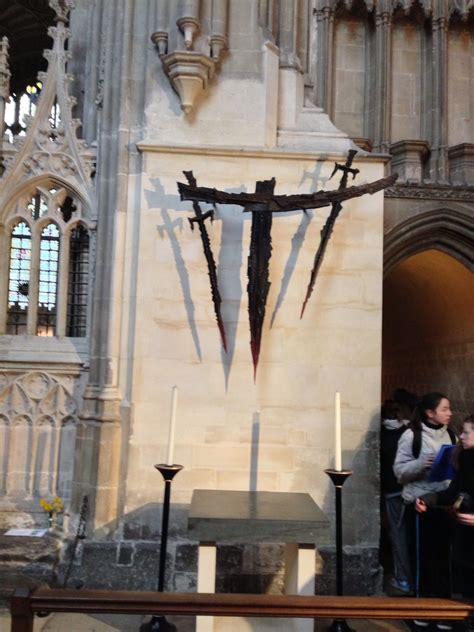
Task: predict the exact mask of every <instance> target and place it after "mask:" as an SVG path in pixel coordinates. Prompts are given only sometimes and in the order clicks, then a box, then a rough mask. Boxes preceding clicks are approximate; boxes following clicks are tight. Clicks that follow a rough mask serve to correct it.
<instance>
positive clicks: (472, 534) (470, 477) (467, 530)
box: [416, 415, 474, 629]
mask: <svg viewBox="0 0 474 632" xmlns="http://www.w3.org/2000/svg"><path fill="white" fill-rule="evenodd" d="M440 506H445V507H446V506H450V507H451V508H452V513H453V516H454V519H455V525H454V534H453V550H452V562H453V576H454V590H455V592H456V593H458V592H459V593H460V594H462V595H463V597H474V415H470V416H469V417H467V418H466V419H465V420H464V423H463V429H462V432H461V449H460V450H459V453H458V459H457V467H456V474H455V476H454V478H453V480H452V481H451V483H450V485H449V487H448V489H446V490H444V491H440V492H432V493H429V494H423V496H421V497H420V498H417V500H416V510H417V511H418V512H420V513H425V512H427V511H428V508H429V511H431V508H432V507H440ZM429 511H428V513H429ZM471 625H472V624H471ZM469 629H473V628H469Z"/></svg>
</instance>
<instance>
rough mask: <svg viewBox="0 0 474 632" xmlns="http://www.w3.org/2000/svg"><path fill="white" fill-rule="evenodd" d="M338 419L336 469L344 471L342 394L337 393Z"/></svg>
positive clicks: (336, 426) (336, 428) (336, 424)
mask: <svg viewBox="0 0 474 632" xmlns="http://www.w3.org/2000/svg"><path fill="white" fill-rule="evenodd" d="M335 408H336V419H335V428H334V430H335V433H334V438H335V442H334V443H335V445H334V464H335V466H334V469H335V470H337V471H338V472H340V471H341V470H342V442H341V394H340V393H339V391H336V397H335Z"/></svg>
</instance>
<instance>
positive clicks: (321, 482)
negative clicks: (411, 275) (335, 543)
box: [124, 145, 383, 547]
mask: <svg viewBox="0 0 474 632" xmlns="http://www.w3.org/2000/svg"><path fill="white" fill-rule="evenodd" d="M141 150H142V151H143V152H144V156H143V158H144V163H143V167H144V173H143V183H142V187H143V196H142V201H141V209H140V215H139V221H140V226H139V238H138V243H137V246H138V248H137V251H136V252H130V253H129V256H130V258H131V259H130V261H129V262H127V266H128V265H132V266H133V265H135V264H137V265H138V269H137V286H136V328H135V332H134V339H135V346H134V349H133V358H134V360H133V363H130V364H129V371H130V374H129V379H130V380H131V383H132V389H131V400H132V401H131V406H132V418H131V434H130V452H129V459H128V470H127V473H126V478H127V492H126V500H125V518H124V520H125V523H126V524H127V525H128V526H127V529H126V530H128V532H135V533H137V532H141V533H143V529H144V528H145V527H147V528H146V529H145V531H147V532H150V531H151V532H156V530H157V529H158V526H159V525H158V516H157V510H156V509H155V510H151V508H152V507H156V506H157V505H158V504H159V503H161V500H162V482H161V478H160V476H159V474H158V473H157V472H156V471H155V469H154V468H153V465H154V464H155V463H159V462H163V461H164V460H165V458H166V445H167V437H168V424H169V408H170V396H171V387H172V385H173V384H177V385H178V386H179V390H180V394H179V403H178V413H177V430H176V449H175V459H174V460H175V461H176V462H177V463H181V464H183V465H184V467H185V469H184V470H183V472H182V473H180V474H179V475H178V476H177V477H176V479H175V482H174V483H173V510H172V521H173V523H174V525H173V529H174V530H176V529H177V530H178V532H179V533H181V534H182V536H185V533H186V522H185V517H186V511H187V507H188V505H189V502H190V499H191V495H192V491H193V489H196V488H210V489H213V488H215V489H257V490H267V491H268V490H270V491H304V492H309V493H310V494H311V495H312V496H313V498H314V499H315V500H316V502H318V503H319V505H320V506H321V507H322V508H323V510H324V511H327V512H328V514H332V513H333V505H334V498H333V491H332V488H330V485H329V481H328V479H327V477H326V475H325V474H324V471H323V470H324V468H326V467H330V466H331V465H333V451H334V438H333V419H334V410H333V406H334V392H335V390H336V389H339V390H340V391H341V393H342V403H343V449H344V454H343V463H344V465H345V466H347V467H353V468H354V470H355V472H354V476H353V478H352V480H351V481H350V482H349V483H348V484H347V488H346V492H345V493H346V494H347V505H346V506H347V512H348V515H351V519H350V521H349V520H347V521H346V526H345V528H346V536H345V537H346V542H347V544H352V545H357V546H374V547H375V546H377V542H378V519H377V512H378V482H377V467H376V463H377V447H376V445H375V444H374V437H375V431H376V430H377V427H378V410H379V401H380V357H381V342H380V339H381V288H382V222H383V217H382V210H383V197H382V194H381V193H380V194H376V195H374V196H365V197H363V198H359V199H355V200H352V201H351V202H348V203H347V204H345V205H344V208H343V211H342V212H341V215H340V218H339V220H338V223H337V224H336V228H335V231H334V234H333V237H332V239H331V241H330V244H329V248H328V251H327V255H326V258H325V261H324V264H323V267H322V270H321V273H320V277H319V279H318V281H317V284H316V287H315V290H314V293H313V296H312V297H311V299H310V302H309V304H308V306H307V310H306V313H305V316H304V318H303V319H302V320H300V317H299V315H300V309H301V304H302V301H303V298H304V294H305V291H306V285H307V282H308V280H309V274H310V270H311V265H312V260H313V257H314V253H315V251H316V248H317V246H318V244H319V238H320V230H321V228H322V226H323V223H324V221H325V219H326V217H327V215H328V213H329V209H328V208H324V209H317V210H315V211H310V212H309V213H308V215H307V216H304V215H303V214H302V213H301V212H295V213H292V214H290V215H287V216H278V215H274V222H273V233H272V236H273V253H272V258H271V264H270V280H271V283H272V285H271V289H270V293H269V297H268V303H267V312H266V318H265V326H264V334H263V342H262V348H261V356H260V364H259V367H258V373H257V378H256V381H255V382H254V380H253V367H252V362H251V355H250V348H249V326H248V314H247V293H246V285H247V278H246V277H247V256H248V246H249V236H250V222H251V217H250V215H249V214H244V213H243V212H242V210H241V208H240V207H227V206H219V208H218V209H217V212H216V219H215V221H214V223H213V224H212V225H211V224H208V230H209V234H210V239H211V243H212V248H213V251H214V255H215V258H216V262H217V265H218V273H219V286H220V291H221V294H222V299H223V316H224V321H225V325H226V330H227V336H228V347H229V350H228V353H227V355H226V354H225V353H224V352H223V350H222V349H221V345H220V338H219V334H218V330H217V325H216V323H215V317H214V313H213V308H212V303H211V296H210V288H209V280H208V274H207V268H206V264H205V260H204V255H203V253H202V246H201V242H200V238H199V234H198V232H197V231H195V232H191V230H190V228H189V225H188V222H187V218H188V217H190V216H192V214H193V213H192V209H191V204H190V203H188V202H181V201H180V200H179V196H178V193H177V188H176V181H177V180H183V177H182V175H181V172H182V170H183V169H186V170H189V169H192V170H193V171H194V175H195V176H196V178H197V180H198V183H199V184H201V185H203V186H216V187H217V188H220V189H223V190H227V191H230V190H234V191H237V190H242V191H252V190H254V187H255V181H256V180H258V179H268V178H271V177H272V176H274V177H275V178H276V181H277V186H276V192H277V193H296V192H298V191H301V192H309V191H310V190H314V189H315V188H322V187H323V186H324V187H325V188H336V187H337V184H338V182H337V179H336V180H335V181H334V183H333V181H331V182H330V183H328V182H327V179H328V177H329V175H330V173H331V171H332V169H333V164H334V163H333V159H327V160H322V159H321V160H319V161H317V162H316V161H315V160H316V159H315V157H314V156H311V155H305V154H296V153H295V154H294V155H291V154H288V153H284V152H245V151H238V150H234V151H230V150H229V151H225V150H219V149H213V150H208V149H206V147H202V148H199V147H198V148H195V149H193V150H189V151H186V150H176V148H175V149H173V148H167V147H144V146H143V145H142V146H141ZM357 166H358V167H359V168H360V169H361V174H360V175H359V176H358V180H357V182H359V183H362V182H365V181H372V180H375V179H377V178H378V177H381V176H382V175H383V166H382V164H381V163H380V162H379V161H377V160H374V159H365V160H364V159H361V160H360V161H358V163H357ZM202 206H203V208H204V207H206V205H202ZM137 257H138V259H137ZM132 320H133V319H132ZM272 321H273V322H272ZM140 525H142V526H141V527H140ZM147 525H148V526H147Z"/></svg>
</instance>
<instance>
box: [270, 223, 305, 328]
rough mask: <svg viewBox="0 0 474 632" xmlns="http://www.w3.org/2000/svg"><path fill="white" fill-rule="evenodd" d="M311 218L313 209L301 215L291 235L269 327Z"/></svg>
mask: <svg viewBox="0 0 474 632" xmlns="http://www.w3.org/2000/svg"><path fill="white" fill-rule="evenodd" d="M312 219H313V211H307V212H306V213H303V215H302V217H301V221H300V225H299V226H298V228H297V230H296V232H295V234H294V235H293V237H292V239H291V250H290V255H289V257H288V260H287V262H286V265H285V271H284V273H283V277H282V280H281V286H280V292H279V293H278V298H277V300H276V303H275V308H274V310H273V313H272V317H271V320H270V328H272V326H273V322H274V320H275V318H276V315H277V313H278V311H279V309H280V307H281V306H282V304H283V301H284V299H285V295H286V292H287V290H288V286H289V285H290V281H291V277H292V276H293V271H294V269H295V266H296V262H297V261H298V256H299V253H300V250H301V248H302V246H303V244H304V239H305V235H306V231H307V230H308V226H309V225H310V223H311V220H312Z"/></svg>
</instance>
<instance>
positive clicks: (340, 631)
mask: <svg viewBox="0 0 474 632" xmlns="http://www.w3.org/2000/svg"><path fill="white" fill-rule="evenodd" d="M328 632H355V630H354V629H353V628H351V627H350V626H349V625H348V624H347V621H346V620H345V619H334V621H333V622H332V624H331V625H330V626H329V628H328Z"/></svg>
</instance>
